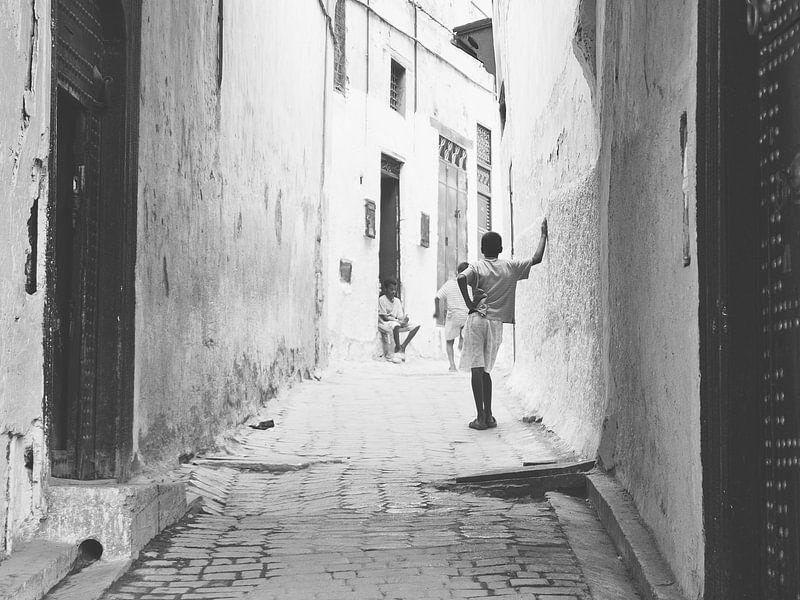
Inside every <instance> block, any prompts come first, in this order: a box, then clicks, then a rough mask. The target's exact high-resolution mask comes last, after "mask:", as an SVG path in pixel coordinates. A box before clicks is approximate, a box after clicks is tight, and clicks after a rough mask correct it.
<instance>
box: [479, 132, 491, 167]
mask: <svg viewBox="0 0 800 600" xmlns="http://www.w3.org/2000/svg"><path fill="white" fill-rule="evenodd" d="M478 160H480V161H482V162H483V163H485V164H487V165H491V164H492V132H491V131H489V129H488V128H486V127H484V126H483V125H478Z"/></svg>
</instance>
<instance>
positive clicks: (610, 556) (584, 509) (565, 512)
mask: <svg viewBox="0 0 800 600" xmlns="http://www.w3.org/2000/svg"><path fill="white" fill-rule="evenodd" d="M546 498H547V501H548V502H550V506H552V507H553V510H555V511H556V517H558V522H559V523H560V524H561V529H562V530H563V531H564V534H565V535H566V536H567V541H568V542H569V546H570V548H572V551H573V552H574V553H575V557H576V558H577V559H578V563H579V564H580V566H581V570H582V571H583V576H584V578H585V579H586V583H587V584H588V586H589V591H590V592H591V593H592V599H593V600H641V597H640V595H639V594H638V593H637V592H636V590H635V589H634V585H633V581H632V580H631V578H630V575H629V573H628V570H627V569H626V568H625V564H624V563H623V562H622V561H621V560H620V559H619V558H618V557H617V552H616V548H614V543H613V542H612V541H611V538H610V537H609V536H608V532H606V530H605V528H604V527H603V524H602V523H601V522H600V520H599V519H598V518H597V513H596V512H595V510H594V508H593V507H592V506H591V505H590V504H589V503H588V502H587V501H586V500H584V499H582V498H574V497H572V496H566V495H564V494H559V493H558V492H548V493H547V496H546Z"/></svg>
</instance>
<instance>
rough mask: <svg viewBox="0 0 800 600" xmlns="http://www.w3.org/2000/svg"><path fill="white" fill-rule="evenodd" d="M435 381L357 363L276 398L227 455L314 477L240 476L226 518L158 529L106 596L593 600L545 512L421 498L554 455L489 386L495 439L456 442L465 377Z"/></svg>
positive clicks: (461, 435)
mask: <svg viewBox="0 0 800 600" xmlns="http://www.w3.org/2000/svg"><path fill="white" fill-rule="evenodd" d="M445 368H446V364H445V363H439V362H436V363H425V362H413V363H409V364H405V365H393V364H389V363H379V362H373V363H369V364H362V365H355V366H352V367H348V368H347V369H346V371H344V372H337V373H332V374H330V375H329V376H328V377H326V378H325V379H324V380H323V381H322V382H309V383H304V384H303V385H301V386H298V387H297V388H295V389H294V390H293V391H292V392H290V393H289V394H288V395H287V396H286V397H284V398H282V399H281V400H278V401H275V402H274V403H273V404H272V405H271V406H270V407H269V410H270V413H269V415H268V416H269V417H272V418H274V419H275V422H276V427H275V428H274V429H270V430H266V431H258V430H246V433H244V434H242V436H240V438H239V442H240V445H238V446H237V449H238V450H237V451H238V452H239V453H240V454H241V455H242V456H243V457H244V458H246V459H247V460H249V461H250V462H251V463H254V464H257V463H259V462H262V463H269V464H279V463H282V462H285V463H296V462H303V461H304V462H307V463H310V466H308V467H307V468H304V469H301V470H295V471H288V472H284V473H270V472H263V471H259V470H257V469H256V470H253V469H247V470H240V471H238V474H237V475H236V477H235V479H234V482H233V486H232V490H231V492H230V494H229V496H228V498H227V502H226V503H225V506H224V510H223V511H222V513H223V514H221V515H208V514H197V515H194V516H192V517H189V518H187V519H186V520H184V521H182V522H181V523H179V524H178V525H176V526H174V527H172V528H170V529H169V530H167V531H166V532H164V533H163V534H162V535H161V536H159V537H158V538H157V539H156V540H154V541H153V542H152V543H151V544H150V545H149V546H148V547H147V548H146V549H145V550H144V552H143V553H142V555H141V559H140V560H139V561H138V562H137V563H135V564H134V566H133V568H132V570H131V571H130V572H129V573H128V574H127V575H125V576H124V577H123V578H122V579H121V580H120V581H119V582H117V584H116V585H115V586H114V587H113V588H112V589H111V590H110V591H109V592H108V593H107V594H106V596H104V598H106V599H108V600H139V599H142V600H144V599H170V600H172V599H186V600H189V599H203V598H206V599H212V598H213V599H220V600H222V599H225V598H241V597H243V596H245V595H246V596H247V597H248V598H251V599H264V600H268V599H280V600H288V599H295V598H296V599H319V600H323V599H332V600H338V599H347V598H359V599H362V598H363V599H371V598H399V599H404V600H410V599H414V600H417V599H423V598H442V599H444V598H484V597H493V596H503V597H510V598H536V599H538V600H554V599H559V600H569V599H573V600H574V599H577V598H589V597H590V596H589V592H588V588H587V586H586V584H585V581H584V578H583V575H582V573H581V569H580V568H579V566H578V565H577V562H576V559H575V556H574V554H573V553H572V551H571V549H570V548H569V545H568V544H567V542H566V538H565V536H564V534H563V532H562V530H561V527H560V525H559V523H558V521H557V519H556V517H555V514H554V512H553V509H552V507H551V506H550V505H549V504H548V503H547V502H546V501H509V500H501V499H497V498H491V497H481V496H476V495H473V494H469V493H457V492H452V491H443V490H440V489H437V487H436V486H435V485H433V483H434V482H436V481H437V480H443V479H448V478H452V477H454V476H455V475H456V474H465V473H472V472H476V471H480V470H484V469H489V468H500V467H506V466H519V465H520V464H521V463H522V462H523V461H524V460H537V459H538V460H543V459H548V458H551V457H552V455H553V450H552V449H551V447H550V446H549V445H548V443H547V441H546V439H545V438H544V437H543V436H542V434H541V433H540V432H538V431H537V429H536V428H535V427H533V426H529V425H525V424H523V423H522V422H521V421H519V420H518V419H516V418H515V417H512V414H513V406H514V403H513V399H511V398H509V397H508V395H507V394H505V393H503V391H502V390H499V389H498V390H497V391H496V401H495V404H496V410H495V413H496V416H497V420H498V422H499V424H500V426H499V427H498V428H497V429H494V430H488V431H473V430H471V429H468V428H467V426H466V425H467V423H468V421H469V420H470V419H471V418H472V401H471V396H470V392H469V377H468V376H467V375H465V374H448V373H446V372H444V369H445ZM298 457H299V458H298Z"/></svg>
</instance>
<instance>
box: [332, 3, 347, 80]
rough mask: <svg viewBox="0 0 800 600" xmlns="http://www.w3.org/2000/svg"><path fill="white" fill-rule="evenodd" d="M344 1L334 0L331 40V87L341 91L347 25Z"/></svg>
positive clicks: (344, 77)
mask: <svg viewBox="0 0 800 600" xmlns="http://www.w3.org/2000/svg"><path fill="white" fill-rule="evenodd" d="M345 2H346V0H336V13H335V15H334V36H335V37H334V40H333V87H334V88H336V89H337V90H339V91H340V92H343V91H344V90H345V82H346V80H347V66H346V63H345V40H346V38H347V27H346V26H345V14H344V10H345Z"/></svg>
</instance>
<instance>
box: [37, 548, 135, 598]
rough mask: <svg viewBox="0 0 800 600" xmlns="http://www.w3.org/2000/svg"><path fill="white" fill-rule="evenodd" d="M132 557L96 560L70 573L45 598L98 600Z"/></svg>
mask: <svg viewBox="0 0 800 600" xmlns="http://www.w3.org/2000/svg"><path fill="white" fill-rule="evenodd" d="M131 564H133V559H132V558H129V559H127V560H116V561H111V562H105V561H98V562H96V563H93V564H91V565H89V566H88V567H86V568H84V569H83V570H82V571H80V572H79V573H76V574H74V575H70V576H69V577H68V578H67V579H65V580H64V581H63V582H62V584H61V585H60V586H58V587H56V588H55V589H53V590H52V591H50V593H48V594H47V596H46V597H45V600H98V599H99V598H101V597H102V596H103V594H105V593H106V592H107V591H108V590H109V588H111V586H112V585H114V583H116V581H117V580H118V579H119V578H120V577H122V576H123V575H124V574H125V573H126V572H127V571H128V568H129V567H130V566H131Z"/></svg>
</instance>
